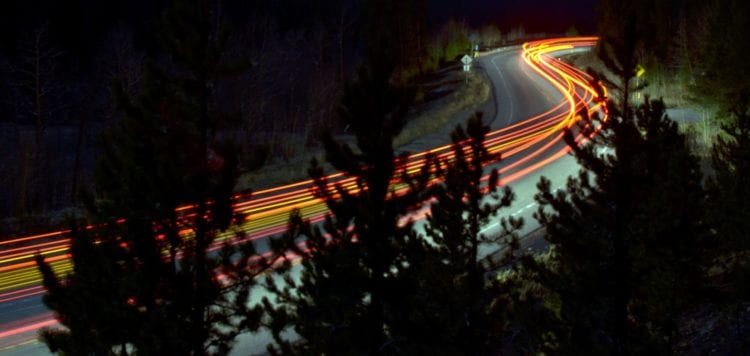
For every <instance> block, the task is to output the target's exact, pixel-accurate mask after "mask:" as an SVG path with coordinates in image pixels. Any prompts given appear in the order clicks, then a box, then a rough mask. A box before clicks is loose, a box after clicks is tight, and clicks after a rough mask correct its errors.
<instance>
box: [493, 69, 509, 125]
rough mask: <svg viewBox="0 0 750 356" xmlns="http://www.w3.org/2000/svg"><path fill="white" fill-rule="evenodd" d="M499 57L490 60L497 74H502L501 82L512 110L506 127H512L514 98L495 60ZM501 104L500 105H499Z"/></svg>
mask: <svg viewBox="0 0 750 356" xmlns="http://www.w3.org/2000/svg"><path fill="white" fill-rule="evenodd" d="M498 57H499V56H496V57H494V58H492V59H490V62H492V65H493V66H495V70H497V73H498V74H500V81H502V82H503V87H504V88H505V95H506V96H507V97H508V107H509V108H510V115H508V121H507V123H506V125H510V120H512V119H513V111H514V110H513V98H511V95H510V89H509V88H508V83H506V80H505V75H503V72H502V71H501V70H500V68H499V67H498V66H497V63H496V62H495V60H497V58H498ZM499 104H500V103H498V105H499Z"/></svg>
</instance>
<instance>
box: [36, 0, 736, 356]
mask: <svg viewBox="0 0 750 356" xmlns="http://www.w3.org/2000/svg"><path fill="white" fill-rule="evenodd" d="M215 5H216V3H215V2H212V1H209V0H204V1H201V2H196V1H188V0H181V1H177V2H176V5H175V6H174V7H171V8H170V9H169V10H167V11H166V12H165V15H164V16H163V19H162V22H161V26H163V27H161V30H160V31H159V33H160V37H159V41H160V42H159V43H160V46H163V50H165V51H167V53H169V54H170V55H169V56H167V58H161V59H162V60H155V58H152V57H148V56H147V57H146V59H145V61H146V63H147V66H146V67H145V68H146V70H145V71H144V73H143V77H142V86H141V87H140V89H138V90H136V93H135V94H133V93H129V92H128V90H127V86H126V85H125V84H124V83H123V82H120V84H119V85H118V86H116V93H117V94H118V96H117V97H118V102H117V104H118V107H119V108H120V109H119V110H121V111H119V113H120V114H121V115H122V117H121V119H120V120H119V121H118V124H117V125H115V126H113V127H112V128H111V130H110V131H108V133H107V136H106V137H107V138H109V140H103V141H104V142H103V143H102V149H103V152H104V153H103V155H102V156H100V157H101V158H102V159H101V160H100V161H99V165H98V166H97V169H96V176H95V180H96V183H97V184H96V187H97V191H96V194H98V197H97V196H95V195H94V194H90V195H88V198H87V200H86V202H87V206H86V207H87V209H88V217H89V219H90V221H91V222H94V223H97V225H96V226H97V227H96V228H92V229H90V230H89V229H81V228H80V226H82V224H83V222H81V221H80V220H72V221H71V224H72V226H73V227H74V234H73V237H72V246H73V247H72V251H71V253H72V262H73V264H74V269H73V271H72V272H71V273H70V274H68V275H66V276H55V274H54V273H53V271H52V269H51V268H50V267H49V265H48V264H47V263H46V262H45V261H44V259H43V258H42V257H41V256H40V257H38V258H37V263H38V266H39V268H40V270H41V272H42V274H43V275H44V287H45V288H46V294H45V295H44V303H45V305H46V306H47V307H48V308H49V309H51V310H52V312H53V313H54V314H55V316H56V317H57V318H58V320H60V322H61V324H62V325H63V326H65V329H62V330H54V329H45V330H44V331H43V332H42V335H41V338H42V341H43V342H45V344H46V345H47V346H48V347H49V349H50V350H51V351H53V352H59V353H61V354H118V355H128V354H173V353H177V354H182V355H207V354H221V355H223V354H227V353H228V352H230V350H232V348H233V346H234V342H235V336H236V335H238V334H240V333H246V332H257V331H259V330H263V331H267V332H269V333H270V334H271V336H272V338H273V340H272V341H271V342H270V343H269V344H268V345H267V348H268V352H269V353H270V354H273V355H276V354H283V355H324V354H325V355H339V354H343V355H348V354H354V355H359V354H370V355H421V354H437V355H442V354H446V355H462V354H465V355H486V354H487V355H488V354H497V353H504V354H561V355H581V354H583V355H586V354H602V355H610V354H612V355H631V354H648V355H651V354H656V355H661V354H685V353H687V354H710V353H718V354H747V353H748V352H750V334H749V332H750V330H748V326H747V325H749V324H748V320H749V319H750V313H748V309H747V305H748V303H750V284H748V281H749V279H748V276H749V275H750V274H748V272H750V263H748V261H749V259H748V255H749V254H750V239H749V238H748V234H747V231H748V230H750V181H749V180H750V94H749V93H750V85H749V84H748V73H749V72H750V71H749V70H748V62H747V61H746V58H747V56H746V55H745V54H746V53H745V52H746V51H747V48H746V46H743V45H741V44H743V43H744V42H742V41H743V40H744V39H746V38H748V36H746V34H747V31H748V28H749V27H748V26H746V22H745V21H746V19H745V17H744V16H745V14H747V13H748V12H747V11H745V10H747V7H748V5H747V4H746V3H745V2H744V1H739V0H736V1H732V0H730V1H719V0H716V1H710V2H707V3H704V4H703V5H695V6H698V8H699V9H703V7H702V6H708V7H709V9H712V10H711V11H710V12H709V13H710V14H711V15H710V16H709V17H708V20H707V21H709V23H710V24H711V25H707V26H708V30H707V32H706V33H705V34H706V36H709V35H710V37H708V38H710V40H704V41H701V42H695V43H699V44H700V47H699V48H700V49H696V51H697V52H696V53H697V54H694V55H695V56H697V57H690V55H689V56H688V57H686V58H696V60H695V61H694V62H690V63H692V64H691V65H694V66H695V68H699V69H696V70H695V72H693V74H692V77H689V78H690V80H689V82H690V83H691V84H690V86H689V88H690V93H691V97H694V98H704V99H705V100H706V101H710V102H711V103H712V105H716V107H717V108H718V109H717V111H716V113H717V114H716V117H715V118H712V119H711V121H713V122H716V123H717V124H719V125H720V126H719V127H720V130H721V131H720V132H719V133H718V134H716V137H715V139H713V140H712V144H711V146H710V157H711V160H710V166H711V171H710V174H704V170H703V169H701V164H700V162H701V160H700V159H701V158H700V157H699V156H698V155H697V154H696V150H695V148H694V147H692V146H691V142H693V141H692V140H691V137H689V134H690V131H689V130H685V129H680V128H679V127H678V124H677V123H676V122H675V121H674V120H671V119H670V118H669V117H668V115H665V109H666V108H667V105H666V104H665V101H664V100H663V99H661V98H654V97H649V96H646V95H643V96H642V97H641V99H637V98H635V99H634V94H636V93H637V92H640V91H642V90H644V89H643V88H642V86H641V83H640V82H639V81H640V79H636V78H637V73H638V72H639V70H638V68H639V65H640V66H644V67H646V70H647V73H650V72H655V73H661V72H660V71H666V70H667V69H665V68H663V67H662V62H660V61H659V58H662V57H659V56H667V55H669V52H668V51H665V50H664V48H663V46H664V45H665V42H664V41H666V40H667V39H668V38H669V36H668V35H667V34H669V33H672V32H670V31H669V28H662V27H660V26H661V24H662V23H666V22H667V21H666V20H665V19H671V18H674V17H673V16H671V15H673V14H671V11H674V9H675V7H673V5H674V4H673V2H672V1H657V2H656V3H655V4H654V2H652V1H631V2H622V1H617V0H602V1H601V2H600V5H599V6H600V12H599V24H600V26H599V35H600V37H601V40H600V42H599V45H598V47H597V48H596V51H595V52H594V53H596V56H597V58H598V62H599V63H601V66H600V67H598V68H599V70H597V68H594V69H593V70H592V71H591V74H592V76H593V77H594V80H593V82H594V83H599V82H602V83H606V86H607V88H608V90H609V92H610V93H613V95H611V96H610V98H609V99H608V101H607V102H606V105H607V112H608V113H609V116H608V117H607V119H606V120H603V117H601V116H599V114H593V115H590V116H589V115H588V114H586V111H583V112H584V114H582V120H581V122H580V125H579V126H578V127H573V128H569V129H568V130H567V131H565V136H564V137H565V140H566V142H567V144H568V145H569V147H570V149H571V154H572V155H573V156H574V157H575V159H576V160H577V162H578V163H579V165H580V171H579V172H578V174H577V175H575V176H573V177H569V179H568V181H567V184H566V185H565V187H564V189H561V190H559V191H553V190H552V187H551V186H550V181H549V180H548V179H547V178H544V177H543V178H542V179H540V181H539V183H538V192H537V194H536V201H537V202H538V203H539V208H538V210H537V212H536V214H535V216H534V217H535V219H536V220H538V221H539V222H540V223H541V225H542V226H543V227H544V232H543V233H544V239H545V240H546V241H547V243H548V246H547V248H546V249H545V250H544V251H542V252H541V253H539V254H534V253H526V252H522V251H519V238H521V237H520V236H518V235H517V232H518V229H519V228H521V227H522V226H523V223H524V222H523V221H521V220H516V219H514V218H512V217H510V216H508V215H507V212H506V211H505V208H507V207H509V206H510V205H511V203H512V201H513V200H514V199H515V195H514V193H513V191H512V190H511V189H510V188H509V187H503V186H500V184H499V182H500V181H501V177H500V176H499V173H498V172H497V171H496V170H492V171H489V172H486V171H485V168H486V164H487V163H488V162H493V161H497V160H498V159H501V157H497V156H494V155H492V154H490V153H489V152H488V151H487V150H486V149H485V147H484V146H483V141H484V139H485V136H486V135H487V133H488V131H489V128H488V127H487V126H486V124H485V123H484V121H483V118H482V116H483V115H482V114H481V113H474V114H473V115H467V121H466V123H465V124H462V125H457V126H456V128H455V129H454V131H453V132H452V134H451V137H450V139H451V141H452V142H454V143H462V145H461V146H459V145H456V146H455V147H454V152H453V153H454V154H455V159H454V160H450V161H443V160H440V159H437V158H436V157H432V156H428V157H427V158H426V159H427V163H426V164H425V166H424V168H423V169H421V170H419V171H417V172H413V171H410V170H408V169H407V168H406V159H405V157H406V156H404V155H399V154H398V153H397V148H398V147H397V145H398V142H399V140H405V141H408V139H405V138H402V137H407V138H408V137H409V136H411V135H413V134H410V133H409V124H410V120H409V112H410V110H413V108H414V105H415V101H417V100H418V99H419V94H418V90H417V88H415V85H414V80H416V78H418V75H420V74H424V73H423V72H424V71H428V69H426V68H429V67H425V65H426V64H425V63H431V62H432V61H435V60H436V61H438V62H440V61H441V60H442V61H445V63H446V64H447V63H449V61H451V60H454V59H455V58H451V56H452V55H453V54H456V53H458V52H457V51H454V49H455V48H454V45H455V46H458V47H460V46H463V45H465V44H466V43H465V42H464V40H465V39H464V38H462V37H461V36H463V35H462V33H463V32H461V31H458V30H450V31H448V32H447V33H448V34H450V35H451V36H447V37H446V41H447V42H437V43H438V44H439V46H438V47H439V48H440V49H439V50H437V51H436V52H435V53H436V56H437V57H435V58H437V59H434V58H433V59H430V60H427V59H428V58H431V57H430V56H431V55H432V54H431V53H430V52H429V49H428V48H429V46H428V45H427V44H428V43H429V42H428V41H425V37H424V32H423V31H424V28H422V27H420V26H421V25H420V24H419V23H417V22H409V21H413V20H415V19H414V18H410V17H406V18H401V17H398V16H396V15H394V14H402V13H404V12H408V11H405V10H414V11H416V10H419V9H420V8H423V7H424V2H421V1H404V2H397V3H394V2H387V1H379V0H372V1H368V2H367V3H366V9H367V11H365V12H364V14H363V16H364V20H363V26H364V30H363V34H362V36H363V42H362V43H363V47H364V49H363V52H364V54H363V60H362V63H361V65H359V66H357V69H356V71H355V72H354V74H353V75H352V76H346V79H344V77H342V81H341V83H340V86H341V87H340V90H339V91H338V95H336V96H335V97H336V100H335V101H330V102H327V104H328V106H330V107H335V108H336V109H335V113H336V115H335V122H336V125H333V124H332V125H330V126H322V127H321V130H320V132H319V135H318V137H319V140H320V145H321V147H322V150H323V151H324V161H325V162H319V161H317V160H315V159H313V160H312V161H311V162H310V163H309V165H308V166H307V168H308V174H309V176H310V178H312V179H313V180H314V181H315V185H316V189H314V193H315V194H316V195H317V196H318V197H319V198H321V199H322V200H324V201H325V203H326V205H327V206H328V209H329V213H328V214H327V215H326V217H325V220H324V221H323V222H322V223H319V224H313V223H312V222H310V221H307V220H305V219H303V218H302V217H301V216H300V214H297V213H293V214H291V216H290V218H289V223H288V229H287V231H286V233H284V234H282V236H279V237H277V238H275V239H272V240H271V241H270V242H269V246H270V251H269V252H268V253H265V254H261V253H259V251H258V250H256V248H255V244H254V243H253V242H247V241H246V240H241V241H244V242H245V243H242V244H239V245H238V246H230V245H228V244H227V245H226V246H224V248H223V249H222V250H221V251H220V252H212V251H211V244H212V243H213V242H214V241H215V239H216V237H217V236H218V234H219V233H222V232H225V231H230V232H234V233H235V234H236V235H237V236H236V237H237V238H238V239H244V238H246V236H244V235H243V233H242V231H239V230H238V229H236V227H237V225H238V223H239V222H241V221H243V220H244V219H245V217H244V216H236V215H235V214H233V212H232V209H231V197H232V195H233V192H234V189H235V187H236V184H237V179H238V177H239V176H240V173H241V172H242V170H243V169H245V170H249V169H251V168H258V166H259V165H260V164H261V163H264V161H267V159H265V158H266V156H267V155H269V154H271V155H273V154H274V150H270V152H269V149H268V147H267V146H265V145H258V146H242V144H240V143H238V142H236V141H235V140H234V139H236V137H233V136H232V135H230V134H229V133H231V132H233V130H234V127H235V126H234V125H241V124H242V121H241V120H239V121H238V120H236V118H237V116H236V115H233V114H232V111H231V110H230V109H237V108H235V107H233V105H231V104H241V103H240V102H230V103H224V104H226V105H218V102H221V100H220V99H221V98H223V95H222V94H224V91H223V90H222V88H223V87H222V86H221V85H219V84H218V83H219V82H221V80H222V79H226V78H223V77H224V76H226V77H229V78H230V79H231V78H235V79H236V78H237V77H238V76H240V75H241V74H240V73H241V72H242V70H245V69H246V68H247V65H248V64H252V61H250V63H247V62H246V61H244V60H243V58H242V57H241V56H238V57H237V58H235V59H237V60H238V61H237V62H236V63H235V62H234V61H231V62H225V61H223V60H222V58H223V57H222V54H223V53H224V52H225V51H230V50H229V49H227V48H226V47H225V46H224V44H225V43H226V42H225V41H224V40H225V39H227V37H225V36H227V35H228V33H227V32H224V31H221V26H219V24H217V23H214V22H213V21H214V20H215V19H216V17H215V16H212V15H213V14H214V11H217V9H216V8H215V7H213V6H215ZM689 9H692V8H689ZM397 10H398V11H397ZM688 13H692V12H691V11H688ZM713 16H715V17H713ZM659 20H665V21H659ZM187 24H190V25H189V26H188V25H187ZM399 25H401V26H399ZM456 26H458V27H460V23H456V22H454V23H451V24H449V25H448V28H456ZM397 28H409V29H410V31H408V32H404V31H396V30H395V29H397ZM696 28H701V27H696ZM519 31H520V30H519ZM484 32H485V31H482V33H484ZM735 32H736V33H735ZM456 33H458V34H459V35H460V36H457V37H453V35H455V34H456ZM719 34H721V36H720V35H719ZM486 35H487V38H488V40H487V41H489V42H488V43H496V41H497V33H496V32H495V31H494V30H492V29H489V30H487V31H486ZM686 36H688V35H686ZM690 36H692V34H691V35H690ZM696 36H698V35H696ZM456 38H458V39H456ZM698 38H702V37H698ZM719 38H721V39H723V40H725V41H726V43H727V44H725V42H721V41H719V40H718V39H719ZM409 41H413V42H409ZM405 42H406V43H410V44H411V45H410V46H407V47H408V48H409V51H404V50H401V51H399V45H401V44H403V43H405ZM420 46H421V47H420ZM413 48H421V50H420V52H418V53H419V54H420V56H411V54H413V53H412V52H413ZM436 48H437V47H436ZM407 52H408V54H409V55H407ZM385 54H387V55H385ZM688 54H689V53H688ZM651 56H653V58H652V57H651ZM415 58H421V59H415ZM691 60H692V59H691ZM592 63H593V62H592ZM417 73H419V74H417ZM647 78H648V77H647ZM465 88H471V87H465ZM477 88H479V87H477ZM476 90H477V91H478V94H481V93H482V92H483V90H486V89H476ZM456 92H460V91H456ZM673 95H674V93H673ZM680 95H681V94H680ZM479 99H481V97H480V98H479ZM696 100H697V99H696ZM457 105H458V104H457ZM466 105H467V107H468V105H469V104H466ZM240 106H241V105H240ZM458 106H459V107H460V105H458ZM241 109H242V108H241V107H240V108H239V110H240V111H241ZM455 110H456V112H459V111H461V110H464V109H455ZM448 116H449V115H446V117H448ZM332 120H333V119H332ZM413 122H414V124H413V125H415V126H414V127H415V128H412V130H417V132H419V133H424V132H422V131H419V130H425V131H426V130H432V128H429V127H427V126H422V124H420V123H419V121H413ZM594 128H596V129H598V130H600V131H599V132H597V134H596V135H595V136H593V137H592V138H591V139H590V140H589V142H587V143H586V144H583V145H580V144H579V142H577V141H576V140H575V139H574V137H575V136H574V135H575V134H578V133H583V134H592V131H591V130H593V129H594ZM341 132H345V133H350V134H349V135H348V136H346V137H343V138H344V139H342V136H344V135H341ZM404 135H406V136H404ZM602 152H604V153H602ZM196 157H197V158H196ZM243 157H244V159H243ZM251 163H252V164H251ZM323 164H327V165H329V166H330V167H333V168H335V169H336V170H339V171H342V172H344V173H345V174H348V175H350V176H352V177H355V178H356V180H355V183H354V184H355V187H354V188H353V189H356V190H357V192H358V194H352V190H350V189H349V188H345V187H341V186H336V187H329V185H328V182H327V181H326V179H325V174H324V169H323V168H322V167H323ZM243 165H244V167H243ZM485 176H486V177H485ZM433 178H440V179H441V182H440V183H437V184H433V183H434V182H433V181H432V179H433ZM397 179H400V180H402V181H404V182H406V183H407V184H406V187H405V188H404V189H403V190H398V191H397V190H395V189H393V188H392V185H391V183H392V182H393V181H394V180H397ZM486 195H490V196H491V197H493V199H491V200H483V197H485V196H486ZM97 198H98V199H97ZM425 201H430V202H431V205H430V206H429V208H428V209H427V211H428V214H427V216H426V220H425V224H424V229H421V230H418V229H415V228H414V221H413V220H411V218H410V217H409V216H410V215H409V213H410V212H412V211H413V209H414V208H415V207H417V206H421V205H422V204H423V203H424V202H425ZM189 203H191V204H195V209H196V210H195V211H196V214H184V215H178V214H176V213H175V207H177V206H180V205H183V204H189ZM121 217H124V218H126V222H125V223H123V224H117V223H116V219H119V218H121ZM492 222H496V223H497V224H498V225H499V226H500V228H501V229H500V230H501V232H500V233H499V234H498V235H494V236H489V235H485V234H483V233H482V232H481V231H482V227H483V226H485V225H487V224H489V223H492ZM183 231H189V232H190V233H189V234H185V233H182V232H183ZM487 245H490V246H495V247H497V248H498V249H500V248H502V249H503V252H502V253H501V254H499V255H500V256H499V258H498V259H496V260H488V259H480V258H479V256H478V251H479V248H480V247H482V246H487ZM262 289H264V290H265V292H268V293H266V294H263V295H262V297H259V296H260V293H262V292H261V290H262ZM250 299H260V300H261V302H260V303H259V304H257V305H249V304H248V300H250ZM238 351H240V352H241V351H242V350H238Z"/></svg>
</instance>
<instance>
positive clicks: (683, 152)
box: [525, 4, 707, 354]
mask: <svg viewBox="0 0 750 356" xmlns="http://www.w3.org/2000/svg"><path fill="white" fill-rule="evenodd" d="M622 6H623V7H624V10H623V9H620V10H623V11H624V12H623V11H620V18H621V21H622V22H620V26H621V27H619V28H614V29H612V30H611V31H609V32H606V35H605V36H603V37H602V39H601V42H602V43H600V46H599V54H600V58H601V59H602V61H603V62H604V64H605V65H606V66H607V68H608V69H609V70H610V71H611V72H612V73H613V74H614V75H615V76H616V78H615V79H614V80H608V81H607V82H608V83H611V88H613V89H615V90H616V91H617V93H618V95H619V97H620V98H621V101H620V102H619V103H617V102H609V103H608V104H607V109H608V112H607V113H608V116H607V119H606V120H603V119H600V118H599V117H598V115H594V117H592V118H589V117H588V115H587V112H586V110H582V111H581V115H582V116H583V120H582V126H581V128H580V130H581V131H580V132H581V133H582V134H584V136H587V137H590V136H592V135H593V134H594V133H595V132H594V130H597V129H600V130H601V131H599V132H598V133H596V134H595V135H593V137H592V138H591V139H590V141H589V142H578V141H577V140H576V139H574V134H573V132H572V131H568V132H567V133H566V140H567V142H568V144H569V146H570V147H571V148H572V151H573V154H574V156H575V157H576V159H577V161H578V163H579V164H580V165H581V166H582V170H581V172H580V173H579V174H578V176H577V177H575V178H570V179H569V180H568V183H567V187H566V190H565V191H558V192H556V193H555V192H553V191H552V189H551V187H550V182H549V180H547V179H542V180H541V181H540V183H539V185H538V186H539V190H540V191H539V193H538V195H537V201H538V202H539V203H540V208H539V210H538V212H537V213H536V215H535V217H536V218H537V219H538V220H539V221H540V223H541V224H542V225H543V226H544V227H545V228H546V231H547V236H546V239H547V240H548V241H549V242H550V244H551V255H550V259H549V261H548V262H547V263H539V262H538V261H537V260H534V259H531V258H527V259H525V265H526V267H527V269H528V270H529V271H532V275H533V279H532V280H533V281H534V282H536V283H538V284H539V285H541V286H543V287H544V288H546V289H547V291H548V294H546V295H543V300H544V301H543V302H544V305H546V306H547V307H546V309H547V310H549V311H550V312H552V314H553V315H555V316H556V317H555V319H556V320H557V323H556V325H552V326H551V327H550V328H549V329H548V331H552V335H550V334H549V333H542V334H541V335H537V342H538V345H539V348H540V349H547V350H548V351H552V350H554V352H560V353H569V354H575V353H601V354H627V353H635V352H642V351H649V352H658V353H666V352H669V350H670V347H671V346H672V343H674V342H675V341H676V337H677V336H678V335H677V328H676V324H675V318H676V317H677V316H678V315H679V313H680V312H681V311H683V310H684V309H685V308H686V306H687V305H689V303H691V302H692V301H693V300H694V298H695V297H696V294H695V293H696V291H698V290H699V287H700V285H701V278H702V273H703V270H702V267H703V266H705V264H704V262H705V261H703V259H702V255H703V250H702V248H703V247H705V245H704V244H705V242H706V235H707V228H706V225H705V216H704V215H703V214H704V213H705V210H704V192H703V189H702V185H701V179H702V178H701V173H700V170H699V167H698V163H697V159H696V158H695V156H694V155H693V154H692V153H691V152H690V150H689V148H688V147H687V145H686V141H685V137H684V135H682V134H681V133H679V131H678V128H677V124H676V123H674V122H673V121H671V120H670V119H669V118H668V117H667V116H666V114H665V112H664V104H663V103H662V102H661V101H658V100H653V101H652V100H649V99H648V98H646V100H645V101H644V103H643V105H641V106H640V107H638V108H637V109H635V110H634V109H633V108H632V107H631V104H630V103H629V97H630V95H631V93H632V92H633V90H634V89H635V90H637V88H633V86H632V79H633V78H634V76H635V67H636V64H637V60H636V58H637V54H638V51H639V48H642V47H641V46H642V38H643V37H642V36H643V35H644V34H643V33H640V32H639V30H638V27H637V25H636V24H637V23H638V20H637V16H638V14H637V13H633V12H627V10H628V9H630V10H632V8H628V5H626V4H623V5H622ZM625 14H627V16H625ZM610 25H611V24H610ZM615 27H616V26H615ZM597 81H598V79H597Z"/></svg>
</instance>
